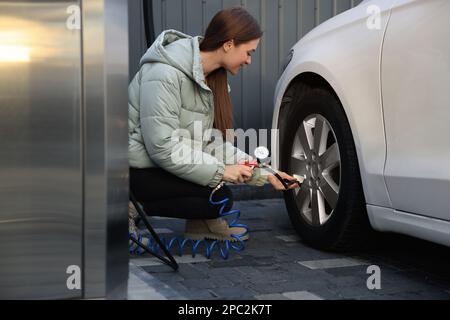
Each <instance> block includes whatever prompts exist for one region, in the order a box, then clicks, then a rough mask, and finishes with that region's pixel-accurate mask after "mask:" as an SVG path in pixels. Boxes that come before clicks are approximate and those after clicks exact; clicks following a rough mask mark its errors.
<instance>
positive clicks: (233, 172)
mask: <svg viewBox="0 0 450 320" xmlns="http://www.w3.org/2000/svg"><path fill="white" fill-rule="evenodd" d="M252 175H253V169H252V168H250V167H247V166H243V165H231V166H225V171H224V173H223V180H224V181H227V182H232V183H245V182H247V181H248V180H250V179H251V177H252Z"/></svg>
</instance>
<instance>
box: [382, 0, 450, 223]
mask: <svg viewBox="0 0 450 320" xmlns="http://www.w3.org/2000/svg"><path fill="white" fill-rule="evenodd" d="M449 39H450V1H448V0H426V1H423V0H398V1H397V2H396V4H395V6H394V8H393V10H392V14H391V18H390V22H389V25H388V28H387V31H386V37H385V41H384V46H383V52H382V64H381V79H382V99H383V112H384V120H385V130H386V140H387V141H386V143H387V159H386V166H385V179H386V184H387V187H388V191H389V195H390V197H391V200H392V204H393V207H394V209H396V210H400V211H405V212H410V213H415V214H419V215H424V216H428V217H434V218H438V219H444V220H450V41H449Z"/></svg>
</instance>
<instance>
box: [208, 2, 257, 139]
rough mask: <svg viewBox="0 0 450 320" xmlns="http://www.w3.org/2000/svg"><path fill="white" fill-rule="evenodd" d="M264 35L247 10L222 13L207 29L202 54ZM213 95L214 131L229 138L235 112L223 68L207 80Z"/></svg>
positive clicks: (215, 71)
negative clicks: (225, 44) (227, 131)
mask: <svg viewBox="0 0 450 320" xmlns="http://www.w3.org/2000/svg"><path fill="white" fill-rule="evenodd" d="M262 34H263V32H262V31H261V28H260V26H259V24H258V22H257V21H256V19H255V18H253V17H252V16H251V15H250V14H249V13H248V12H247V11H246V10H245V9H244V8H242V7H233V8H229V9H224V10H221V11H219V12H218V13H217V14H216V15H215V16H214V17H213V18H212V20H211V22H210V23H209V25H208V28H206V32H205V36H204V39H203V41H202V42H201V43H200V51H204V52H210V51H215V50H217V49H218V48H220V47H221V46H222V45H223V44H224V43H225V42H227V41H230V40H233V42H234V45H235V46H239V45H240V44H242V43H245V42H249V41H252V40H256V39H259V38H261V37H262ZM206 80H207V82H208V86H209V87H210V88H211V90H212V92H213V95H214V127H215V128H216V129H219V130H220V131H221V132H222V134H223V136H224V137H226V129H232V128H233V108H232V106H231V98H230V94H229V93H228V75H227V71H226V70H225V69H224V68H219V69H217V70H214V71H213V72H211V73H210V74H209V75H208V77H207V78H206Z"/></svg>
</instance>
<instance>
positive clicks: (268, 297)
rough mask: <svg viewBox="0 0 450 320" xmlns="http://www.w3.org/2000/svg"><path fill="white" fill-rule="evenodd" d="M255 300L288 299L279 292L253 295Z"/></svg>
mask: <svg viewBox="0 0 450 320" xmlns="http://www.w3.org/2000/svg"><path fill="white" fill-rule="evenodd" d="M255 298H256V299H257V300H289V298H288V297H286V296H284V295H282V294H281V293H270V294H260V295H257V296H255Z"/></svg>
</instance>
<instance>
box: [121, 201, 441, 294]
mask: <svg viewBox="0 0 450 320" xmlns="http://www.w3.org/2000/svg"><path fill="white" fill-rule="evenodd" d="M236 204H237V206H236V207H239V208H240V209H241V210H242V217H243V218H244V219H242V220H241V221H245V223H247V224H248V225H249V226H250V228H252V227H254V228H255V229H256V232H253V233H252V234H251V238H250V240H249V241H247V242H246V248H245V250H243V251H241V252H235V251H231V252H230V256H229V259H228V260H223V259H222V257H220V254H219V253H218V252H217V251H214V252H213V254H212V257H211V259H206V258H205V257H204V256H201V255H199V256H197V257H196V258H194V259H192V258H191V257H190V255H189V254H185V255H184V256H183V258H178V257H177V256H176V257H175V258H176V259H177V261H178V262H179V264H180V269H179V271H178V272H173V271H172V270H171V269H170V267H168V266H166V265H163V264H159V265H158V264H157V263H159V262H157V261H156V259H154V260H152V258H151V257H149V256H143V257H134V258H132V259H131V261H130V266H133V268H138V269H140V270H141V272H144V273H147V274H148V275H149V276H150V277H148V278H146V279H144V278H145V277H142V274H140V276H139V277H137V276H136V275H133V276H131V271H130V282H129V288H130V289H131V291H133V290H134V293H133V294H134V297H143V295H145V294H149V292H151V290H155V293H156V294H157V295H160V298H161V296H162V298H165V299H183V298H184V299H207V300H209V299H263V300H275V299H279V298H284V299H287V297H286V296H285V295H283V293H284V294H287V296H290V298H295V297H297V298H299V299H300V298H302V297H304V296H302V294H303V295H307V294H308V293H310V294H313V295H315V296H317V297H320V298H322V299H350V300H351V299H356V300H367V299H376V300H379V299H382V300H391V299H414V300H415V299H421V300H426V299H430V298H434V299H445V300H447V299H449V298H450V273H448V270H449V269H450V254H449V253H448V248H447V249H446V250H443V249H440V247H439V246H437V245H433V244H431V245H430V244H426V245H425V244H424V242H420V241H418V240H408V239H406V240H402V241H400V244H398V241H396V238H393V239H394V241H386V245H385V246H381V245H380V246H379V247H378V248H375V249H373V250H371V251H367V252H357V253H356V252H355V253H353V254H352V255H351V256H350V255H346V254H338V253H333V252H323V251H320V250H316V249H313V248H311V247H308V246H307V245H305V244H304V243H303V242H302V241H301V239H299V238H298V241H295V242H289V241H290V240H294V239H296V238H297V235H296V232H295V230H294V229H293V228H292V225H291V223H290V221H289V217H288V215H287V212H286V209H285V206H284V202H283V200H282V199H273V200H260V201H243V202H237V203H236ZM151 223H152V225H153V226H154V227H155V228H160V229H161V228H166V229H170V230H173V231H174V233H175V234H176V233H180V234H182V233H183V231H184V221H183V220H181V219H160V220H157V219H153V218H152V222H151ZM277 236H281V237H283V236H288V238H281V239H280V238H277ZM290 237H292V238H290ZM283 239H284V240H287V241H284V240H283ZM408 241H409V242H408ZM412 250H413V252H414V254H411V252H412ZM187 251H189V250H187ZM336 259H338V260H336ZM354 259H356V260H358V261H359V260H362V261H364V263H362V264H358V263H356V265H355V264H353V263H343V262H348V261H353V260H354ZM317 260H319V261H320V262H317ZM324 260H325V261H326V260H332V262H331V263H330V261H328V264H326V263H325V264H324ZM422 260H426V261H422ZM158 261H159V260H158ZM299 261H300V262H303V263H306V264H307V265H308V266H309V267H311V266H313V267H325V269H311V268H309V267H307V266H305V265H302V264H300V263H298V262H299ZM311 261H313V262H315V263H316V264H315V265H314V264H313V265H311V264H308V262H311ZM333 261H334V264H333ZM336 261H337V262H336ZM155 262H156V264H152V263H155ZM146 264H147V265H146ZM148 264H150V265H148ZM321 264H322V265H321ZM370 264H375V265H378V266H380V268H381V286H382V289H381V290H372V291H371V290H369V289H368V288H367V279H368V278H369V276H370V274H367V267H368V266H369V265H370ZM136 265H141V266H142V269H141V268H139V267H138V266H136ZM136 277H137V278H136ZM142 279H144V280H142ZM146 288H147V289H148V288H151V290H146Z"/></svg>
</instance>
